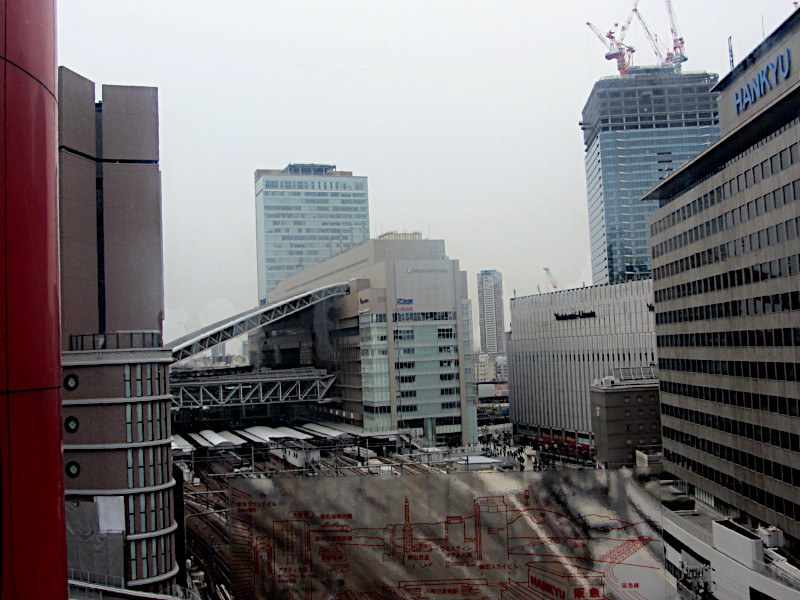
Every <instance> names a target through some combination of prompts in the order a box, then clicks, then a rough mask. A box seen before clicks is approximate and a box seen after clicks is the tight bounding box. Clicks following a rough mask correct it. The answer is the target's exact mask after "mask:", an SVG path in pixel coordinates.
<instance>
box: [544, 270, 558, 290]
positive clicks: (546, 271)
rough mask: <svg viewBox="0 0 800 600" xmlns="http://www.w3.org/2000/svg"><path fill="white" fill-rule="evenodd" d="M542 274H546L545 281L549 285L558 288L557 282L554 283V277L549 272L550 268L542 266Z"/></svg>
mask: <svg viewBox="0 0 800 600" xmlns="http://www.w3.org/2000/svg"><path fill="white" fill-rule="evenodd" d="M544 274H545V275H547V281H549V282H550V285H551V286H553V289H554V290H557V289H558V284H557V283H556V279H555V277H553V274H552V273H551V272H550V269H549V268H547V267H545V268H544Z"/></svg>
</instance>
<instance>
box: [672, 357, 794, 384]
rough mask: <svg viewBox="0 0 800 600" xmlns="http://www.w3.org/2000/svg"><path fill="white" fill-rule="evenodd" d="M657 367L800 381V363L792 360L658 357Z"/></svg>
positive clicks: (685, 371) (709, 373)
mask: <svg viewBox="0 0 800 600" xmlns="http://www.w3.org/2000/svg"><path fill="white" fill-rule="evenodd" d="M658 368H659V369H663V370H665V371H682V372H684V373H705V374H708V375H727V376H729V377H750V378H752V379H770V380H773V381H800V363H793V362H779V361H777V362H773V361H749V360H706V359H701V358H697V359H695V358H659V359H658Z"/></svg>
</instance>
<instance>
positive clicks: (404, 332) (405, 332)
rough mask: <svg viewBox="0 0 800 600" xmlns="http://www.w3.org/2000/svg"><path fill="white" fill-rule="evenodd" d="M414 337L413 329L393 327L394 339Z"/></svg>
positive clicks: (407, 339)
mask: <svg viewBox="0 0 800 600" xmlns="http://www.w3.org/2000/svg"><path fill="white" fill-rule="evenodd" d="M413 339H414V330H413V329H395V330H394V340H395V341H396V342H397V341H411V340H413Z"/></svg>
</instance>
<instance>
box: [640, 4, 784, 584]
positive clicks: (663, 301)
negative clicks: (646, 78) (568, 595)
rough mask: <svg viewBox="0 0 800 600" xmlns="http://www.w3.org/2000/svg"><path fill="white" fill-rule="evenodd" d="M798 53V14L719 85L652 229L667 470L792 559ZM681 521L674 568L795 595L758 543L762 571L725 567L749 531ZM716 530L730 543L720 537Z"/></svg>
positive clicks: (664, 188) (658, 193) (670, 553)
mask: <svg viewBox="0 0 800 600" xmlns="http://www.w3.org/2000/svg"><path fill="white" fill-rule="evenodd" d="M797 56H800V11H796V12H795V13H794V14H793V15H792V16H791V17H790V18H789V19H788V20H787V21H785V22H784V23H783V24H782V25H781V26H780V27H779V28H778V29H777V30H776V31H775V32H774V33H773V34H771V35H770V36H769V37H767V38H766V39H765V40H764V42H762V44H761V45H760V46H758V47H757V48H756V49H755V50H754V51H753V52H752V53H751V54H750V55H749V56H747V57H746V58H745V59H744V60H743V61H742V62H741V63H740V64H739V65H738V66H737V67H735V68H734V69H733V70H732V71H731V72H730V73H729V74H728V75H727V76H725V78H724V79H723V80H722V81H720V82H719V84H717V86H716V88H715V90H714V91H716V92H719V94H720V95H719V108H720V111H719V112H720V129H721V133H722V135H723V138H722V140H721V141H720V142H719V143H717V144H715V145H713V146H711V147H710V148H709V149H707V150H706V151H705V152H703V153H702V154H700V155H699V156H698V157H696V158H695V159H694V160H693V161H691V162H689V163H687V164H686V165H684V166H683V167H682V168H680V169H679V170H678V171H677V172H676V173H675V174H674V175H673V176H672V177H670V178H669V179H667V180H666V181H664V182H662V183H661V184H660V185H659V186H658V187H656V188H655V189H654V190H653V191H651V192H650V193H648V194H647V196H646V201H647V202H656V203H658V204H659V206H660V208H659V209H658V211H657V212H655V213H654V214H653V215H651V217H650V233H651V240H652V252H653V276H654V292H655V306H656V333H657V341H658V349H659V378H660V387H661V413H662V429H663V440H664V461H665V462H664V465H665V468H666V470H667V471H669V472H670V473H671V474H672V475H673V476H674V477H675V478H677V479H678V480H679V481H680V482H682V487H683V489H684V491H686V492H688V493H690V494H693V495H694V496H695V497H696V498H697V499H698V500H702V501H703V502H704V504H706V505H708V506H710V507H711V508H712V509H714V510H715V511H717V513H718V514H719V515H720V516H719V517H718V518H719V519H722V518H723V516H729V517H733V518H734V519H736V520H737V521H738V522H739V523H740V524H743V525H746V526H750V527H753V528H756V527H758V526H762V525H763V526H766V525H770V526H776V527H778V528H780V529H781V530H783V531H784V532H785V533H786V541H787V543H788V544H790V545H791V547H792V548H791V551H792V552H796V551H797V550H798V548H800V470H798V468H797V467H798V461H799V460H800V327H798V324H799V322H798V314H800V313H799V312H798V311H800V81H799V80H798V75H797V69H796V68H790V61H791V60H792V59H793V58H794V57H797ZM675 523H679V519H674V518H673V519H671V521H670V522H669V523H665V524H666V525H668V527H667V532H666V533H665V541H668V542H669V543H668V548H667V554H666V556H667V558H668V560H671V557H672V558H673V559H672V563H671V569H672V570H673V571H677V569H678V568H679V567H680V565H679V564H677V563H678V560H677V557H678V556H679V554H676V552H675V551H674V550H671V548H670V547H672V548H676V547H677V551H678V552H680V550H681V547H682V545H686V546H691V547H692V548H693V550H694V552H695V553H696V555H700V556H701V557H702V559H703V560H704V561H706V563H707V564H708V562H710V564H711V567H712V573H713V575H711V576H713V577H717V576H718V577H719V579H718V581H717V586H718V587H717V590H718V591H715V595H718V597H723V596H724V597H730V598H745V597H749V598H754V597H759V598H761V597H764V598H766V597H772V598H789V597H795V596H792V595H791V594H797V592H796V591H793V592H791V594H790V592H789V590H787V589H786V588H784V589H779V588H778V587H776V584H775V582H774V581H773V580H772V579H768V578H767V577H764V575H767V576H769V575H770V573H772V570H771V569H770V568H769V564H770V563H772V564H775V563H776V562H779V561H780V560H781V559H780V558H779V557H778V558H775V555H774V554H769V551H768V550H767V549H764V548H763V547H762V544H761V543H760V540H759V542H758V544H757V546H758V547H757V548H756V550H757V556H758V557H760V558H758V559H757V560H754V559H748V560H747V561H744V563H745V564H747V565H748V566H750V567H751V568H752V569H753V570H751V571H746V570H744V569H741V567H740V570H742V571H745V572H746V574H747V575H746V577H745V581H746V583H747V585H741V581H742V578H741V577H736V579H735V580H734V579H733V577H734V576H733V575H727V574H725V573H723V572H721V565H724V562H725V560H728V556H720V555H721V554H722V555H727V554H729V553H730V552H731V551H733V550H735V549H736V547H737V546H738V547H746V544H752V541H748V540H751V539H752V538H753V531H745V530H743V528H742V527H741V526H733V525H731V526H727V525H726V526H725V527H724V528H723V529H719V528H718V527H716V523H715V529H714V531H713V535H714V543H713V545H710V544H706V543H705V540H703V539H699V538H698V537H697V536H696V535H693V534H692V531H693V529H692V527H691V526H686V527H682V526H680V525H675ZM742 531H744V532H743V533H742ZM667 533H669V534H670V537H669V538H668V537H667ZM708 533H712V532H708ZM718 533H719V534H724V535H725V536H727V537H729V538H730V537H731V536H734V537H735V538H736V539H735V540H733V543H729V544H721V543H718V541H717V534H718ZM687 536H688V537H687ZM700 537H701V538H702V536H700ZM690 538H691V539H690ZM773 541H774V540H773ZM767 545H768V546H769V545H774V544H773V543H770V544H767ZM753 556H756V554H754V555H753ZM770 556H771V557H772V558H770ZM739 562H742V561H741V560H740V561H739ZM765 563H767V565H766V566H765ZM734 584H739V585H734ZM767 585H769V586H771V587H770V588H769V589H768V587H767ZM748 586H749V588H750V594H749V596H748V595H747V590H748ZM754 588H755V592H754Z"/></svg>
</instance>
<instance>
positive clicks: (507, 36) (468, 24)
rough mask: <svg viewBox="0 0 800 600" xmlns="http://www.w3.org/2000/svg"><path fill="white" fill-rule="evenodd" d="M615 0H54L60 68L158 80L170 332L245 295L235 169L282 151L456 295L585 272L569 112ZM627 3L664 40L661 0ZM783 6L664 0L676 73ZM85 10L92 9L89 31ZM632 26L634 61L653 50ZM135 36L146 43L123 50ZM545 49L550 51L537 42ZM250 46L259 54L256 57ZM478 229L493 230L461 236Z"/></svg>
mask: <svg viewBox="0 0 800 600" xmlns="http://www.w3.org/2000/svg"><path fill="white" fill-rule="evenodd" d="M311 4H313V3H311ZM627 4H628V3H627V2H624V3H623V2H615V3H613V4H607V5H603V6H595V5H593V4H591V3H588V2H584V3H578V4H576V5H571V6H569V7H567V8H566V9H564V10H560V11H558V14H548V13H545V12H542V11H541V9H538V8H537V7H535V6H526V5H522V4H520V5H516V4H514V5H509V6H507V7H504V8H503V9H500V10H498V11H495V12H491V13H486V11H485V10H484V9H483V7H481V6H480V5H478V4H477V3H475V4H470V3H466V4H463V3H461V4H459V9H458V10H453V6H452V5H450V4H448V3H446V2H443V3H441V4H438V5H437V6H435V7H432V8H431V7H428V8H427V9H426V10H425V11H424V12H423V9H422V8H423V7H422V5H421V4H414V3H411V4H408V5H402V6H390V7H387V6H380V7H378V6H377V5H371V4H370V3H365V2H364V3H362V2H353V3H350V2H346V3H341V4H337V6H336V8H335V9H334V8H332V7H331V8H327V7H323V6H322V5H320V4H314V7H315V10H309V11H303V13H302V15H301V14H300V13H299V12H298V11H297V10H296V8H295V7H289V6H287V7H281V6H270V7H264V6H263V5H260V4H259V5H256V4H252V5H243V6H241V7H238V8H237V9H228V10H226V11H224V12H222V13H220V11H210V10H208V11H204V10H203V7H202V6H197V5H192V19H191V20H188V21H187V19H186V10H187V7H188V5H182V4H180V3H176V4H175V5H172V4H171V5H170V6H169V7H165V6H161V5H158V7H156V5H150V7H148V5H146V4H145V5H141V4H137V5H136V6H135V7H133V6H124V5H121V6H119V7H114V11H112V12H110V13H109V9H108V8H107V7H106V8H104V9H103V10H98V9H97V7H96V6H94V5H93V4H91V3H80V4H78V3H74V2H63V3H61V4H60V6H59V27H60V30H59V31H60V34H59V43H60V51H59V63H60V64H65V65H70V64H72V65H80V66H81V70H82V71H83V72H85V73H86V74H87V76H88V77H90V78H92V79H94V80H98V81H109V82H112V83H114V82H131V83H134V84H141V85H157V86H158V87H159V89H160V90H161V104H162V106H163V110H162V119H161V140H162V154H163V158H162V172H163V178H164V181H163V189H164V233H165V245H164V257H165V279H166V282H165V294H166V305H167V308H166V318H165V338H166V339H167V340H170V339H173V338H174V337H177V336H178V335H180V334H182V333H184V332H187V331H191V330H194V329H197V328H198V327H200V326H201V325H204V324H207V323H209V322H212V321H214V320H217V319H219V318H222V317H224V316H227V315H230V314H232V313H234V312H237V311H240V310H244V309H246V308H249V307H251V306H253V304H254V303H253V300H252V299H253V298H254V297H256V295H257V292H256V289H257V280H256V268H255V264H256V261H255V232H254V228H253V226H252V180H251V179H250V177H251V176H252V172H253V171H254V170H255V169H256V168H258V167H260V166H263V165H273V164H278V165H280V164H287V163H289V162H292V161H314V162H330V163H332V164H339V165H346V167H347V168H348V169H352V170H353V172H355V173H359V174H363V175H365V176H368V177H369V178H370V184H371V185H370V187H371V194H370V195H371V196H372V198H371V204H372V208H371V214H370V220H371V223H372V230H371V234H372V235H373V236H374V235H375V234H377V233H381V232H383V231H387V230H392V229H395V230H400V231H402V230H406V231H417V230H419V231H422V232H423V233H425V234H428V233H430V237H432V238H441V239H445V240H447V242H448V249H449V250H450V251H451V252H452V254H453V255H454V256H459V258H461V260H462V264H463V267H464V268H465V269H466V270H467V272H468V274H469V282H470V297H473V298H474V297H475V285H476V282H475V279H474V277H475V275H474V274H475V273H477V272H478V271H479V270H481V269H485V268H497V269H499V270H501V271H502V272H503V273H504V276H505V283H506V290H507V292H508V295H509V297H512V296H513V295H514V290H516V291H517V295H528V294H532V293H535V292H536V285H537V284H544V283H545V280H544V274H543V273H542V271H541V268H542V267H543V266H549V267H550V268H551V270H552V271H553V274H554V275H555V276H556V278H557V279H558V280H559V282H560V283H561V287H563V288H566V287H572V286H579V285H581V283H582V282H586V283H587V284H588V283H589V282H590V281H591V275H590V268H589V244H588V224H587V218H586V209H585V194H586V190H585V182H584V178H583V146H582V143H581V139H580V131H579V130H578V128H577V127H576V123H577V122H578V121H579V120H580V110H581V107H582V106H583V103H584V101H585V98H586V96H587V94H588V92H589V90H590V88H591V85H592V83H593V82H594V81H595V80H596V79H597V78H598V77H600V76H606V75H614V74H615V73H616V70H615V65H614V64H612V63H611V62H608V61H605V60H604V59H603V54H604V49H603V47H602V46H601V45H600V43H599V42H598V41H597V39H595V38H594V36H593V35H592V33H591V32H590V31H589V30H588V28H586V26H585V21H586V20H587V19H590V20H591V21H592V22H594V23H595V24H597V25H598V26H599V27H601V28H603V29H605V28H607V27H608V26H609V25H610V24H611V23H613V22H615V21H619V20H621V19H622V17H623V16H624V12H625V10H626V9H627V8H628V7H627ZM641 8H642V11H643V13H644V14H645V15H646V16H647V18H648V21H650V23H651V25H653V26H654V28H655V29H657V30H658V31H659V32H660V33H662V36H663V35H664V34H667V33H668V27H667V25H666V15H665V14H664V13H665V11H664V9H663V5H661V4H660V3H656V2H649V3H647V5H646V6H642V7H641ZM791 9H792V7H791V4H790V3H787V4H786V5H783V4H781V5H778V4H777V3H776V4H773V5H771V6H768V7H763V6H759V7H750V6H745V7H742V10H741V11H739V13H738V15H737V19H736V23H732V24H725V23H719V22H718V21H719V20H718V19H714V18H712V15H714V14H724V12H725V10H726V7H725V5H723V4H722V3H704V4H703V6H694V5H691V4H690V3H680V4H678V5H677V6H676V10H677V13H678V19H679V23H680V25H681V30H682V33H683V35H684V37H685V39H686V47H687V54H688V55H689V62H688V63H686V64H685V65H684V70H691V71H694V70H707V71H710V72H718V73H719V74H720V75H721V76H722V75H724V74H725V73H726V72H727V70H728V69H727V61H728V56H727V38H728V36H729V35H733V46H734V52H735V55H736V60H737V61H738V60H741V59H742V58H744V56H745V55H746V54H747V53H748V52H749V51H750V50H751V49H752V48H753V47H755V45H756V44H757V43H758V42H759V41H760V40H761V36H762V18H761V17H762V11H763V29H764V32H766V33H769V32H770V31H771V30H772V29H773V28H774V27H776V26H777V25H778V24H779V23H780V22H781V21H782V20H783V19H784V18H785V17H786V16H788V14H789V12H790V11H791ZM84 11H85V12H84ZM645 11H646V12H645ZM92 13H94V14H95V15H97V14H103V15H105V16H106V17H109V18H104V21H103V24H102V27H100V26H99V24H98V23H97V22H96V21H95V20H94V16H93V14H92ZM154 14H155V15H157V16H158V18H157V19H153V18H152V17H153V15H154ZM268 21H274V22H282V23H283V24H284V26H282V27H281V28H280V29H281V30H283V31H282V32H281V33H279V32H278V31H277V30H275V29H277V28H272V29H273V30H271V33H270V35H254V33H255V30H253V28H254V27H258V26H259V24H262V23H266V22H268ZM634 27H635V26H634ZM634 27H632V28H631V31H630V33H629V36H628V41H629V42H631V43H632V44H633V45H635V46H636V47H637V49H638V52H637V54H636V55H635V62H636V64H639V65H645V64H649V63H652V62H653V60H652V59H651V58H650V57H651V53H650V52H649V49H648V46H647V42H646V40H645V38H644V36H643V35H642V34H641V33H640V32H639V31H637V30H636V29H635V28H634ZM301 29H302V31H303V32H304V35H303V36H302V37H301V36H299V35H298V34H297V33H296V32H297V31H298V30H301ZM101 30H103V31H104V32H105V37H104V42H103V52H97V50H96V49H97V37H96V36H97V33H96V32H97V31H101ZM344 31H346V32H347V35H345V34H343V33H342V32H344ZM145 36H146V37H147V38H148V39H156V40H158V43H156V44H154V45H153V46H152V48H151V47H143V48H141V51H140V52H137V53H135V54H134V53H131V52H130V48H132V47H138V46H140V45H141V44H139V43H138V41H139V40H141V39H142V38H143V37H145ZM287 36H288V37H287ZM243 40H247V41H243ZM564 40H567V41H569V43H568V44H566V46H568V48H566V49H565V48H564V44H562V42H563V41H564ZM556 47H558V48H559V54H558V58H557V59H556V58H554V57H550V56H549V55H548V54H547V52H549V50H548V48H556ZM264 56H268V57H274V59H275V60H272V61H269V62H267V63H264V61H263V57H264ZM256 66H258V68H256ZM259 69H260V70H261V72H260V73H259ZM565 74H566V75H568V76H564V75H565ZM209 76H211V77H212V78H215V81H214V85H212V86H209V85H208V84H207V81H208V78H209ZM554 81H558V87H557V89H554V88H553V83H552V82H554ZM198 90H203V92H202V93H201V94H198ZM321 90H322V91H324V93H319V92H320V91H321ZM233 106H235V109H234V108H232V107H233ZM209 116H213V117H214V118H209ZM290 131H293V132H294V135H290V133H289V132H290ZM208 140H212V141H213V143H209V141H208ZM265 140H266V141H265ZM542 140H548V143H547V144H542ZM486 204H490V205H491V206H492V210H491V211H487V210H486V209H485V206H486ZM454 206H458V207H459V209H458V210H455V211H454V210H453V207H454ZM483 230H491V231H498V232H501V233H502V234H503V235H501V236H497V240H496V241H495V242H494V243H488V244H487V243H476V240H479V239H485V238H482V237H481V236H480V234H481V233H482V231H483ZM212 237H213V239H215V240H216V241H215V243H214V246H213V247H212V248H209V247H208V246H207V240H208V239H211V238H212ZM566 239H571V242H570V243H569V244H565V243H564V240H566ZM554 250H556V251H555V252H554ZM508 256H526V257H529V258H528V259H526V260H525V261H518V260H515V261H510V260H508V259H507V258H504V257H508Z"/></svg>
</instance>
